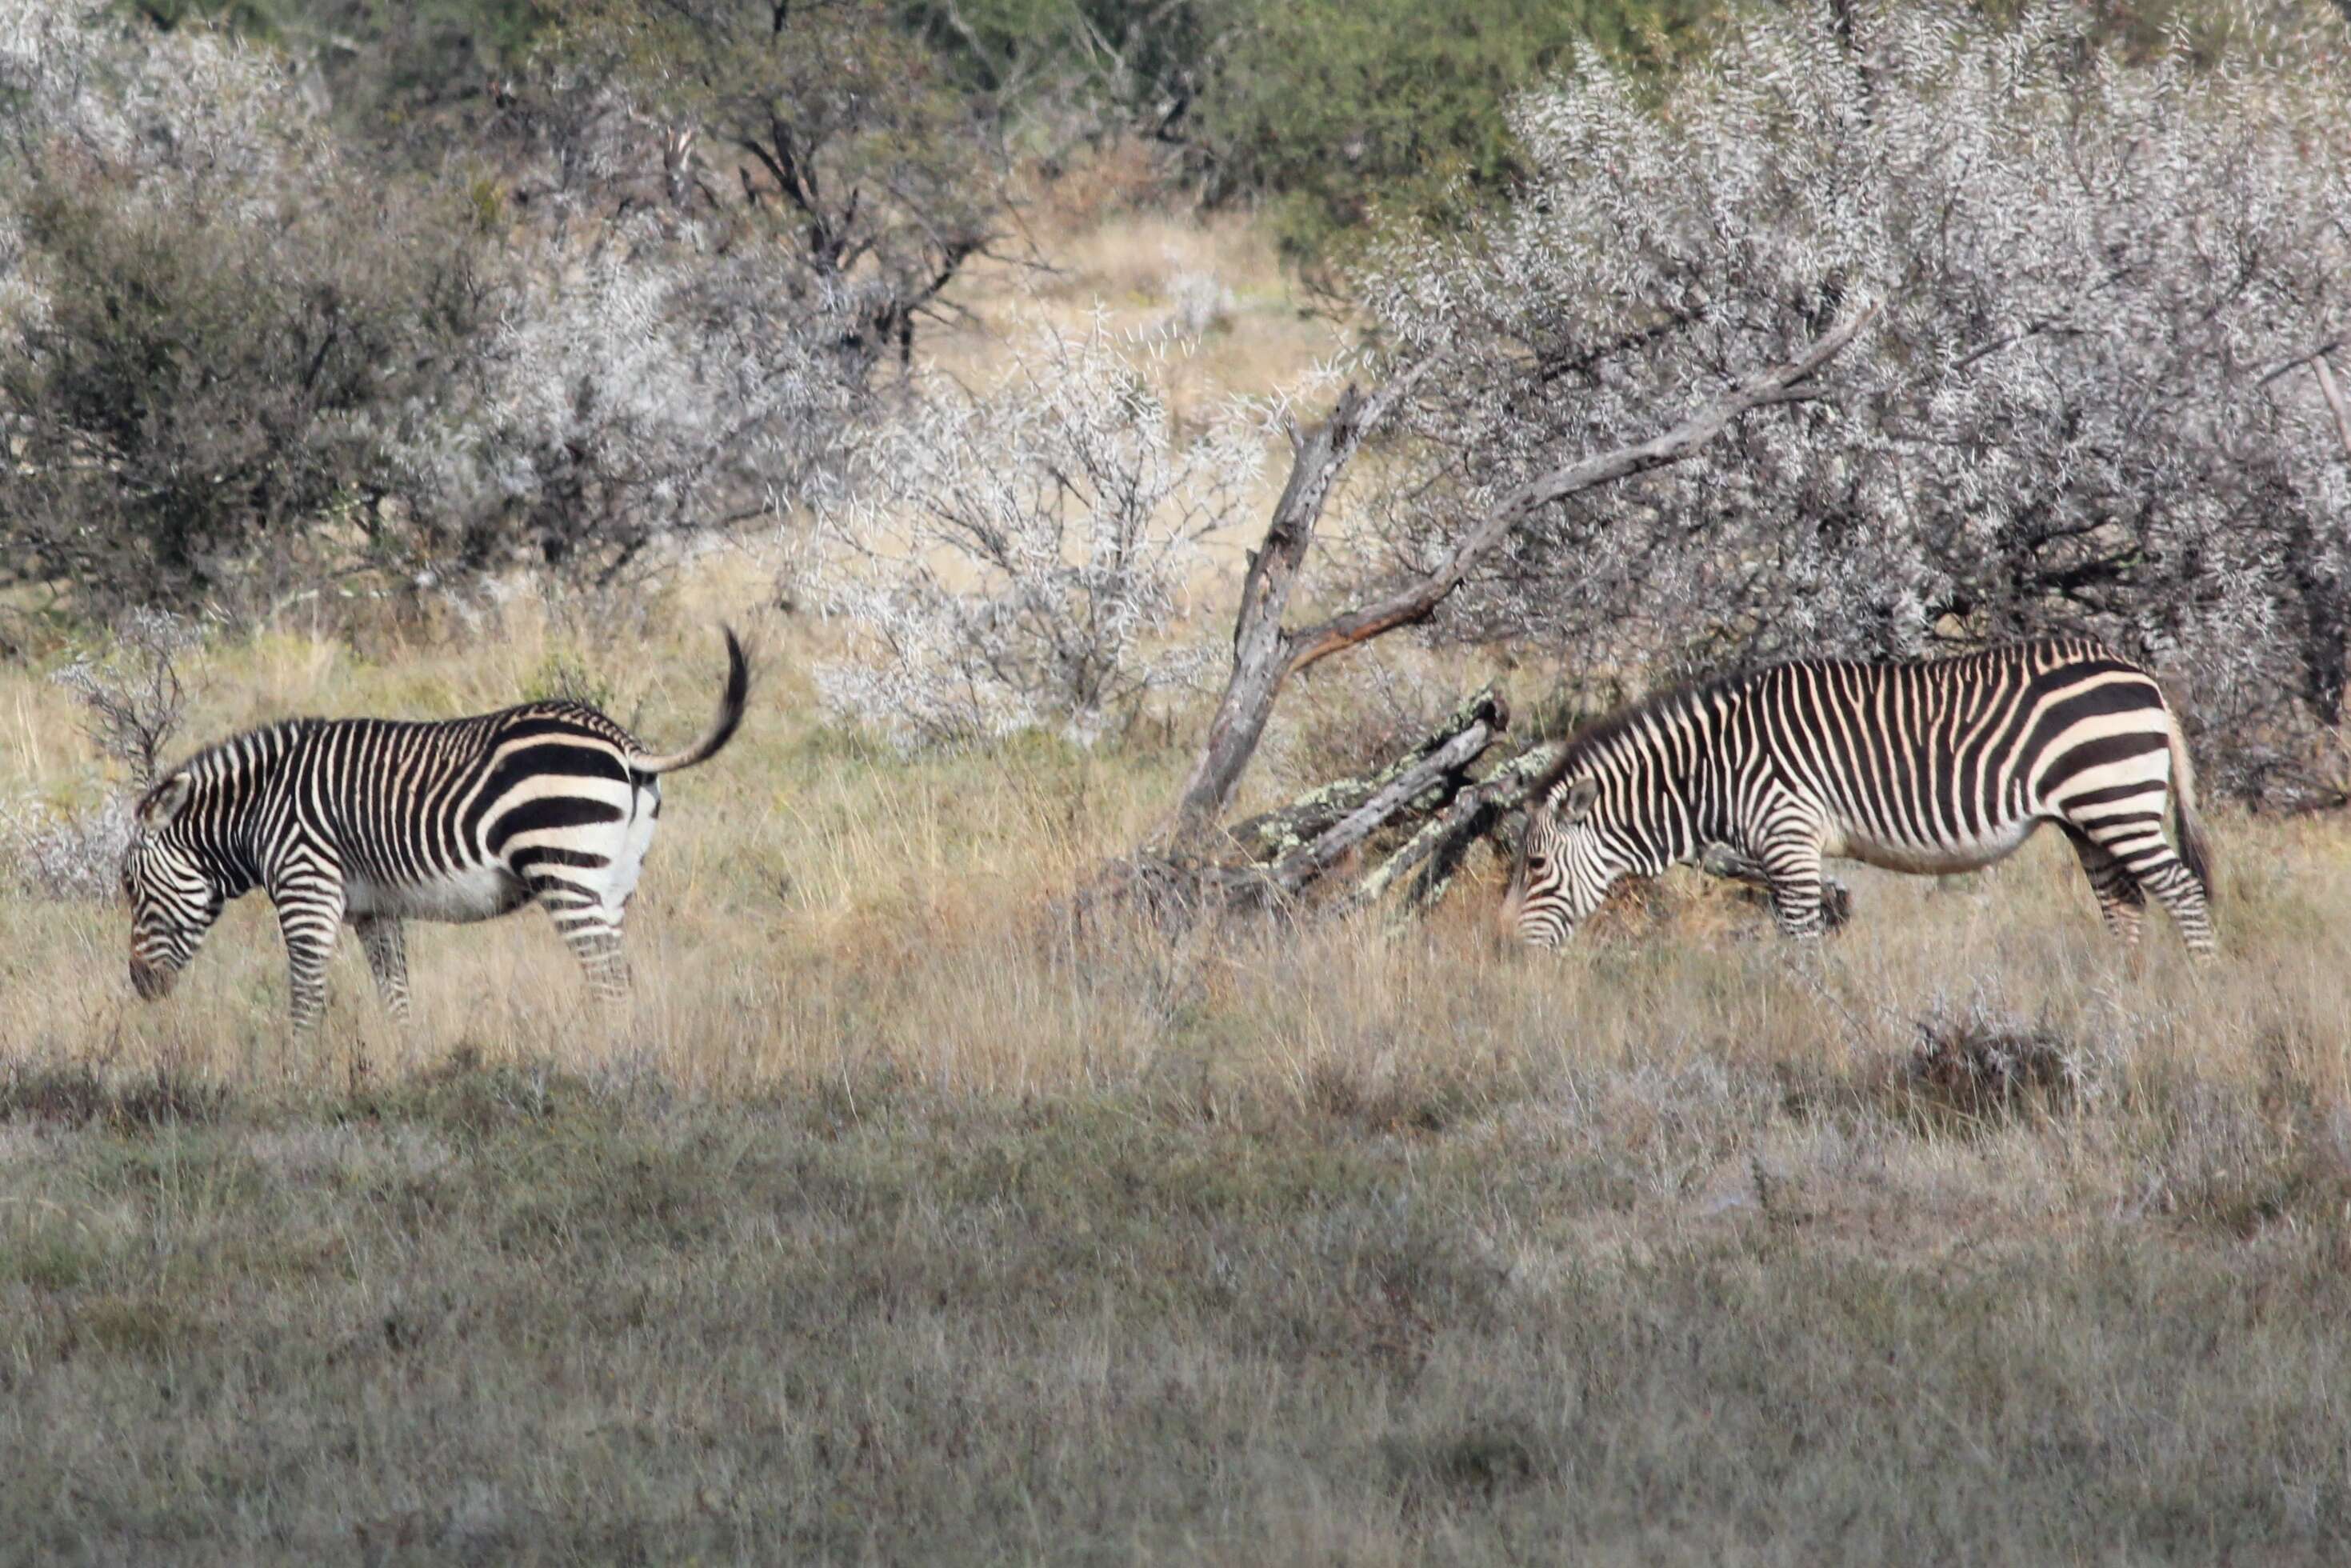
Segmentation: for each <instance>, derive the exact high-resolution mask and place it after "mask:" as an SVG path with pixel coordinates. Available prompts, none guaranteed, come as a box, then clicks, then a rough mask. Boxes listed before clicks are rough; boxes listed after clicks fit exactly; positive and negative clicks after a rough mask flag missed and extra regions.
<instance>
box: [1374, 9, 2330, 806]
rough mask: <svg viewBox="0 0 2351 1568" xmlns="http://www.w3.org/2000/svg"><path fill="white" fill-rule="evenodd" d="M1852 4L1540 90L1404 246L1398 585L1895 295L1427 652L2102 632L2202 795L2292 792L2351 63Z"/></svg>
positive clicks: (1389, 271)
mask: <svg viewBox="0 0 2351 1568" xmlns="http://www.w3.org/2000/svg"><path fill="white" fill-rule="evenodd" d="M1844 11H1845V12H1847V13H1854V12H1856V11H1857V15H1855V16H1852V17H1851V18H1850V19H1851V21H1852V24H1853V25H1852V26H1850V27H1849V28H1847V27H1844V26H1842V24H1841V20H1840V16H1839V14H1838V8H1836V7H1819V6H1813V7H1805V6H1799V7H1795V8H1791V9H1787V10H1781V9H1777V8H1764V9H1761V10H1758V11H1753V12H1750V13H1747V14H1745V15H1743V16H1742V17H1741V18H1740V21H1739V23H1738V24H1737V26H1735V28H1734V29H1733V30H1732V31H1731V33H1730V34H1729V36H1728V37H1726V39H1725V40H1724V42H1723V43H1722V44H1721V46H1720V47H1719V50H1718V52H1716V53H1715V54H1714V55H1713V56H1712V57H1710V58H1708V59H1707V60H1705V61H1703V62H1702V63H1701V64H1699V65H1698V67H1696V68H1692V69H1691V70H1689V71H1688V72H1687V73H1685V74H1683V75H1682V76H1680V77H1678V78H1676V79H1675V81H1674V82H1673V83H1672V84H1671V85H1670V86H1669V87H1668V88H1667V89H1666V91H1665V92H1664V94H1663V97H1662V99H1659V97H1658V95H1657V93H1656V91H1655V90H1654V89H1653V88H1652V87H1651V86H1650V85H1649V84H1648V83H1646V82H1645V81H1642V80H1639V79H1636V78H1634V77H1632V76H1629V75H1627V74H1626V73H1625V72H1623V71H1620V70H1618V69H1615V68H1611V67H1610V66H1609V65H1607V64H1606V63H1605V62H1604V61H1600V60H1587V61H1585V62H1584V63H1583V70H1582V71H1581V73H1580V74H1579V75H1577V76H1575V77H1573V78H1563V79H1562V80H1561V81H1560V82H1559V83H1558V84H1557V85H1555V86H1553V87H1552V88H1550V89H1547V90H1544V91H1542V92H1540V93H1537V94H1535V95H1533V96H1532V97H1531V98H1529V99H1526V100H1524V101H1523V102H1522V103H1521V104H1520V107H1519V110H1518V126H1519V131H1520V137H1521V139H1522V141H1523V143H1524V146H1525V150H1526V153H1527V157H1528V160H1529V162H1530V166H1531V170H1532V177H1531V180H1530V182H1529V183H1528V184H1527V185H1526V187H1525V188H1524V190H1523V191H1522V193H1520V196H1519V198H1518V199H1517V201H1516V202H1515V203H1514V204H1512V205H1511V206H1510V208H1509V209H1508V210H1507V211H1506V212H1503V213H1501V214H1498V215H1496V216H1495V217H1493V218H1492V219H1491V220H1489V221H1486V222H1483V223H1481V224H1479V225H1478V226H1476V227H1475V228H1474V230H1472V231H1471V232H1469V233H1467V234H1466V235H1465V234H1458V233H1424V234H1420V235H1412V236H1406V237H1403V238H1399V239H1396V240H1395V241H1393V242H1391V243H1389V244H1388V245H1386V246H1384V248H1383V249H1382V250H1381V251H1380V252H1379V254H1378V256H1377V257H1376V259H1375V261H1374V264H1373V265H1372V266H1371V267H1369V269H1368V271H1367V274H1366V276H1365V277H1364V278H1363V280H1362V281H1363V294H1364V301H1365V303H1366V304H1367V306H1368V307H1369V308H1370V310H1371V312H1372V314H1373V316H1374V318H1375V320H1376V324H1377V329H1378V332H1379V335H1380V337H1381V338H1382V340H1384V343H1385V345H1386V346H1387V347H1388V349H1389V350H1391V351H1392V353H1393V354H1394V356H1395V361H1397V362H1398V363H1399V364H1401V363H1406V362H1412V361H1419V360H1421V359H1424V358H1426V357H1429V356H1434V357H1436V359H1437V361H1438V363H1437V367H1436V368H1435V370H1434V371H1433V372H1432V373H1431V374H1430V375H1429V376H1428V377H1427V379H1426V381H1425V382H1423V383H1422V384H1421V386H1420V388H1419V389H1418V393H1417V395H1416V398H1415V399H1414V401H1413V402H1412V405H1411V407H1410V409H1409V410H1408V411H1407V413H1406V414H1405V423H1406V424H1407V426H1408V428H1409V432H1410V434H1411V436H1412V437H1413V440H1412V442H1411V443H1410V445H1411V446H1412V447H1413V448H1414V450H1416V452H1417V453H1418V454H1419V455H1420V456H1421V459H1422V461H1423V462H1424V463H1425V465H1426V469H1427V472H1426V473H1425V474H1424V475H1422V476H1419V481H1420V482H1417V483H1401V482H1400V483H1395V484H1391V485H1386V486H1383V493H1384V496H1386V497H1392V499H1391V500H1389V501H1388V502H1387V503H1385V510H1386V515H1385V517H1384V519H1383V522H1382V525H1381V531H1382V533H1383V536H1384V540H1385V549H1386V560H1387V564H1388V567H1389V569H1391V570H1395V571H1396V572H1397V573H1399V574H1409V573H1414V572H1416V571H1419V570H1426V563H1427V562H1428V561H1430V560H1431V559H1435V558H1436V556H1437V554H1438V553H1439V552H1441V551H1442V549H1444V547H1445V546H1446V545H1447V543H1448V542H1449V541H1450V540H1451V539H1452V538H1454V537H1456V536H1457V535H1458V532H1459V530H1460V528H1462V527H1463V526H1464V524H1463V521H1462V519H1463V518H1464V517H1468V516H1472V515H1475V513H1476V512H1477V511H1478V510H1479V509H1481V508H1482V507H1483V506H1485V505H1488V504H1490V502H1491V501H1492V500H1493V498H1495V497H1498V496H1499V495H1502V494H1504V493H1506V492H1507V491H1509V490H1510V488H1511V487H1513V486H1515V485H1517V484H1518V483H1520V482H1521V481H1523V480H1524V479H1526V478H1528V477H1530V476H1532V475H1534V474H1537V473H1540V472H1542V471H1544V470H1547V469H1549V468H1551V467H1552V466H1554V465H1559V464H1561V463H1562V462H1565V461H1570V460H1573V459H1574V458H1575V457H1578V456H1581V455H1584V454H1586V453H1589V452H1594V451H1598V450H1601V449H1604V448H1607V447H1612V446H1615V445H1618V444H1623V443H1625V442H1628V441H1637V440H1641V439H1644V438H1646V436H1647V435H1649V434H1653V433H1654V432H1655V431H1656V430H1657V429H1659V428H1661V427H1662V426H1663V425H1665V424H1666V423H1670V421H1671V419H1672V418H1673V417H1676V416H1677V413H1678V412H1679V411H1682V410H1684V409H1686V408H1687V407H1688V406H1689V405H1691V404H1693V403H1695V402H1701V401H1703V400H1705V399H1706V398H1708V397H1709V396H1711V395H1714V394H1715V393H1716V392H1719V390H1720V389H1722V388H1723V387H1724V386H1725V385H1726V383H1728V382H1730V381H1732V380H1734V379H1735V378H1737V377H1738V376H1740V374H1741V373H1743V372H1746V371H1751V370H1753V369H1755V368H1757V367H1760V366H1762V365H1765V364H1769V363H1772V362H1775V361H1782V360H1784V359H1787V358H1790V357H1792V356H1793V355H1795V354H1798V353H1801V352H1802V350H1804V349H1805V348H1806V347H1807V346H1808V345H1810V344H1811V343H1812V342H1813V341H1814V340H1816V339H1817V338H1818V337H1819V336H1820V335H1821V334H1822V332H1823V330H1824V329H1827V328H1828V327H1829V325H1830V324H1831V323H1833V322H1834V321H1837V320H1840V319H1844V317H1845V316H1846V315H1848V314H1850V312H1851V311H1852V310H1854V309H1855V308H1858V307H1859V305H1860V303H1861V302H1862V301H1864V300H1870V299H1874V300H1878V301H1882V302H1884V303H1885V304H1886V315H1885V317H1884V319H1883V320H1882V322H1881V323H1880V324H1879V325H1878V326H1877V327H1876V328H1875V329H1872V330H1871V331H1870V332H1869V333H1868V334H1866V335H1865V337H1864V338H1863V339H1862V340H1861V341H1859V342H1857V343H1855V345H1853V346H1852V347H1851V348H1849V349H1847V350H1845V351H1844V354H1842V355H1841V356H1840V357H1839V358H1838V359H1837V361H1835V362H1834V364H1833V365H1832V366H1831V367H1830V369H1829V371H1827V373H1826V375H1825V377H1824V378H1823V381H1824V386H1823V395H1822V396H1821V397H1820V398H1818V399H1817V400H1815V401H1812V402H1805V403H1801V404H1797V405H1795V406H1792V407H1789V408H1786V409H1783V410H1767V411H1764V412H1762V413H1758V414H1756V415H1753V416H1751V417H1750V418H1749V419H1748V420H1746V421H1745V422H1744V423H1743V424H1742V425H1741V426H1740V429H1739V430H1738V431H1737V432H1736V433H1735V434H1734V435H1733V436H1732V437H1730V438H1729V439H1726V440H1723V441H1719V442H1717V443H1715V444H1712V445H1711V446H1709V447H1708V448H1707V449H1705V450H1704V451H1703V452H1702V453H1700V454H1699V455H1698V456H1696V457H1695V458H1693V459H1691V460H1689V461H1686V462H1684V463H1682V464H1680V465H1677V466H1674V467H1670V468H1667V469H1665V470H1662V471H1659V472H1658V473H1656V474H1655V475H1654V476H1650V477H1648V478H1646V479H1645V480H1643V481H1641V482H1638V483H1636V484H1632V485H1626V486H1616V487H1614V488H1611V489H1608V490H1604V491H1597V492H1593V493H1592V494H1590V495H1589V496H1586V497H1577V498H1575V499H1573V500H1572V501H1570V502H1567V503H1564V504H1562V505H1560V506H1558V507H1553V508H1552V510H1551V512H1550V513H1549V514H1548V515H1546V516H1543V517H1539V518H1537V519H1534V520H1532V521H1531V523H1530V524H1529V525H1528V526H1526V527H1524V528H1521V529H1520V530H1519V533H1518V535H1517V537H1516V538H1514V539H1513V540H1512V541H1510V546H1509V548H1508V549H1504V550H1502V551H1499V552H1497V554H1496V556H1495V558H1494V559H1491V560H1489V562H1488V563H1487V564H1486V566H1485V567H1484V568H1483V570H1481V572H1480V573H1479V576H1478V577H1476V578H1475V579H1474V580H1472V581H1470V582H1469V583H1468V584H1466V585H1465V587H1464V589H1463V591H1461V592H1460V593H1458V594H1457V595H1456V596H1455V598H1454V600H1453V601H1451V602H1450V603H1449V604H1448V606H1447V612H1446V614H1445V617H1444V619H1443V622H1442V631H1443V632H1444V633H1445V634H1448V635H1450V636H1453V637H1457V638H1468V639H1505V638H1534V639H1538V640H1540V641H1541V642H1543V643H1549V644H1551V645H1552V646H1553V647H1555V648H1557V649H1560V650H1562V651H1563V652H1566V653H1569V654H1570V655H1571V656H1573V657H1578V658H1580V659H1581V660H1582V661H1583V662H1585V663H1587V664H1591V665H1593V666H1594V667H1602V668H1609V667H1613V668H1647V669H1651V670H1655V671H1659V672H1664V673H1681V674H1697V673H1700V672H1704V671H1708V670H1713V669H1719V668H1722V667H1725V666H1729V665H1736V664H1745V663H1750V662H1752V661H1755V660H1758V659H1761V658H1767V657H1771V656H1777V655H1781V654H1789V653H1828V652H1839V653H1858V654H1871V655H1886V654H1909V653H1923V652H1927V651H1930V650H1933V649H1937V648H1940V647H1949V646H1965V645H1973V644H1978V643H1985V642H1991V641H1998V640H2002V639H2006V638H2010V637H2013V636H2016V635H2020V634H2024V633H2030V632H2036V631H2042V630H2055V629H2067V630H2079V631H2087V632H2095V633H2096V634H2099V635H2102V636H2105V637H2106V638H2108V639H2110V640H2111V641H2112V642H2113V643H2116V645H2117V646H2118V647H2120V648H2121V649H2123V650H2124V651H2126V652H2128V653H2135V654H2137V655H2139V656H2142V657H2144V658H2147V659H2148V660H2149V661H2151V662H2152V664H2154V666H2155V667H2156V668H2157V669H2158V671H2159V672H2160V673H2161V674H2163V675H2165V676H2166V677H2167V679H2168V682H2169V683H2171V685H2172V686H2173V689H2174V692H2175V695H2177V696H2179V698H2180V699H2182V700H2183V702H2184V705H2185V706H2187V707H2188V709H2189V714H2190V718H2191V722H2192V723H2193V724H2194V725H2195V726H2196V727H2198V728H2199V729H2200V730H2201V732H2202V734H2201V737H2200V738H2199V750H2202V751H2205V752H2208V753H2210V754H2211V755H2212V757H2213V760H2214V761H2215V763H2217V764H2219V766H2218V767H2217V768H2215V769H2214V776H2215V777H2216V779H2218V780H2219V781H2220V782H2221V783H2223V784H2224V785H2227V786H2231V787H2233V788H2235V789H2238V790H2240V791H2241V792H2244V793H2247V794H2251V795H2253V796H2256V797H2262V796H2267V797H2270V798H2273V799H2277V800H2292V799H2293V798H2294V797H2295V796H2296V795H2297V794H2307V793H2308V792H2309V791H2310V790H2312V789H2313V788H2314V779H2313V778H2312V774H2311V771H2310V766H2309V765H2310V764H2311V762H2312V759H2313V758H2317V757H2320V756H2323V755H2324V754H2325V747H2326V746H2327V745H2328V744H2329V743H2328V741H2327V740H2326V738H2325V737H2326V736H2327V734H2328V732H2330V731H2332V730H2334V728H2335V727H2336V726H2337V725H2338V724H2339V722H2340V720H2341V717H2342V708H2343V699H2344V682H2345V662H2346V638H2351V534H2346V529H2345V528H2344V518H2345V517H2351V464H2346V452H2345V450H2344V446H2343V444H2342V442H2341V441H2340V440H2339V438H2338V436H2337V435H2336V434H2335V429H2334V426H2333V423H2332V422H2331V419H2330V415H2329V413H2328V410H2327V408H2326V406H2325V402H2324V400H2323V399H2322V397H2321V396H2320V394H2319V392H2318V389H2317V385H2316V381H2315V378H2314V374H2313V373H2312V368H2311V367H2310V365H2309V364H2308V363H2307V362H2306V361H2307V360H2308V358H2309V356H2311V355H2312V354H2313V353H2314V350H2320V349H2321V348H2323V347H2324V346H2325V345H2327V344H2330V343H2335V342H2338V341H2340V340H2344V339H2345V337H2346V331H2351V129H2346V126H2351V122H2346V120H2344V118H2343V117H2342V115H2341V112H2340V108H2341V105H2342V103H2343V102H2344V101H2345V100H2346V97H2351V79H2346V69H2351V68H2346V65H2345V63H2344V57H2343V55H2342V53H2341V51H2340V50H2339V49H2336V50H2333V51H2321V50H2315V49H2301V48H2298V47H2297V46H2296V44H2295V41H2294V39H2293V38H2291V37H2289V38H2286V39H2284V40H2283V41H2281V42H2279V43H2277V44H2275V45H2274V46H2273V47H2271V49H2270V52H2268V53H2262V52H2258V51H2257V48H2256V45H2255V43H2253V42H2249V41H2247V40H2246V39H2245V38H2238V39H2235V40H2232V41H2231V42H2230V43H2229V44H2228V46H2227V47H2228V50H2229V51H2230V52H2228V53H2225V54H2224V55H2223V56H2222V57H2220V59H2219V60H2218V61H2217V62H2203V61H2198V60H2193V59H2191V58H2189V57H2188V54H2187V51H2186V50H2185V48H2184V47H2181V48H2178V49H2175V50H2174V51H2172V52H2170V53H2168V54H2165V53H2160V52H2158V57H2155V58H2153V59H2151V60H2148V61H2146V62H2145V63H2135V62H2133V61H2131V60H2126V59H2125V58H2124V57H2121V56H2119V55H2117V54H2115V53H2111V52H2106V51H2103V50H2102V49H2100V48H2099V47H2097V46H2095V44H2094V43H2093V42H2091V41H2090V40H2088V39H2086V38H2085V37H2083V36H2082V34H2081V28H2082V26H2084V23H2083V21H2082V18H2081V17H2080V16H2078V15H2077V14H2076V12H2075V11H2074V9H2073V8H2070V7H2064V6H2057V5H2047V6H2043V7H2040V8H2037V9H2032V10H2028V11H2027V12H2026V13H2025V15H2024V16H2022V19H2021V20H2018V21H2015V22H2013V23H2002V22H1998V21H1994V20H1990V19H1987V18H1986V17H1985V16H1983V15H1982V14H1981V13H1980V11H1979V10H1977V9H1974V8H1969V7H1961V6H1957V5H1928V6H1909V5H1883V6H1876V7H1870V6H1863V7H1858V8H1855V7H1844ZM2305 42H2306V40H2305ZM2339 765H2340V763H2339V758H2338V759H2337V761H2336V764H2335V766H2337V767H2339Z"/></svg>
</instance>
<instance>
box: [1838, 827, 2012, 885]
mask: <svg viewBox="0 0 2351 1568" xmlns="http://www.w3.org/2000/svg"><path fill="white" fill-rule="evenodd" d="M2038 826H2040V823H2039V822H2037V821H2034V820H2033V819H2032V818H2031V817H2023V818H2020V819H2019V820H2017V821H2013V822H2002V823H1998V824H1995V825H1994V826H1992V827H1991V828H1990V829H1988V830H1987V831H1983V832H1980V833H1976V834H1972V835H1970V836H1969V837H1967V838H1964V839H1958V840H1954V841H1949V842H1948V843H1917V842H1913V841H1908V840H1902V839H1888V838H1886V837H1883V836H1881V835H1879V834H1876V833H1870V832H1865V831H1855V830H1853V829H1850V828H1848V829H1846V830H1845V831H1844V833H1843V834H1842V835H1841V836H1833V837H1832V839H1831V841H1829V842H1828V843H1827V844H1826V845H1824V846H1823V847H1824V848H1825V850H1826V851H1827V852H1828V853H1830V854H1832V855H1836V856H1840V857H1842V858H1844V859H1845V860H1855V861H1859V862H1861V863H1862V864H1864V865H1872V866H1876V867H1877V868H1878V869H1879V870H1881V871H1900V872H1909V873H1914V874H1916V875H1920V876H1949V875H1950V874H1952V873H1957V872H1964V871H1981V870H1982V869H1983V868H1984V867H1986V866H1988V865H1990V864H1991V863H1992V862H1994V861H1996V860H2001V859H2002V858H2004V857H2006V856H2008V855H2010V854H2011V853H2013V852H2015V850H2016V847H2017V846H2018V845H2019V844H2021V843H2022V842H2024V841H2025V840H2027V839H2029V838H2031V837H2032V830H2033V829H2034V828H2036V827H2038Z"/></svg>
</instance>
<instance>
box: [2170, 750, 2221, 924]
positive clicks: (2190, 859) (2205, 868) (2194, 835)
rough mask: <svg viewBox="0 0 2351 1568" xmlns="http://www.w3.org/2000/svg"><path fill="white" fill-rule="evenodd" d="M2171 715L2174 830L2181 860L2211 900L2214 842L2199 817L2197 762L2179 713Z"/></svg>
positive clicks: (2172, 820) (2172, 825)
mask: <svg viewBox="0 0 2351 1568" xmlns="http://www.w3.org/2000/svg"><path fill="white" fill-rule="evenodd" d="M2169 717H2170V720H2171V831H2172V834H2173V836H2174V837H2176V838H2178V839H2179V862H2180V863H2181V864H2182V865H2184V866H2186V867H2187V868H2188V869H2189V872H2190V873H2193V874H2194V875H2195V878H2196V881H2197V882H2198V883H2199V885H2201V886H2202V887H2203V889H2204V896H2205V897H2206V898H2208V899H2209V898H2210V897H2211V896H2212V845H2211V841H2210V840H2208V839H2207V838H2205V836H2204V827H2203V824H2202V823H2201V822H2199V821H2198V820H2197V817H2196V765H2195V764H2194V763H2193V762H2191V761H2189V758H2188V741H2187V737H2184V736H2182V735H2181V734H2180V733H2179V718H2178V716H2169Z"/></svg>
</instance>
